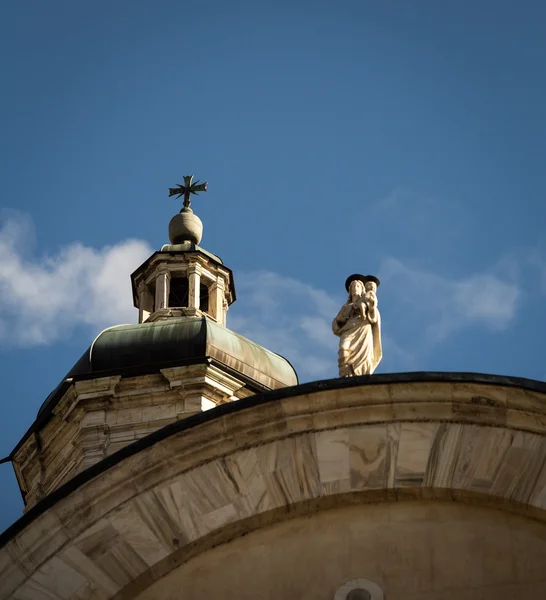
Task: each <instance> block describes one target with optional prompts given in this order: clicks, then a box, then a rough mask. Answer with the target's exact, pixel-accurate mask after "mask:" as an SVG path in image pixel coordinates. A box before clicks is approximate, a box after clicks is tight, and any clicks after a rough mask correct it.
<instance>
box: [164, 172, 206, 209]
mask: <svg viewBox="0 0 546 600" xmlns="http://www.w3.org/2000/svg"><path fill="white" fill-rule="evenodd" d="M192 180H193V175H184V185H181V184H180V183H179V184H178V185H177V186H176V187H174V188H169V198H170V197H171V196H176V197H177V198H180V197H181V196H184V208H189V207H190V204H191V202H190V196H191V194H196V195H199V194H198V192H206V191H207V182H206V181H205V182H204V183H199V179H198V180H197V181H196V182H195V183H192Z"/></svg>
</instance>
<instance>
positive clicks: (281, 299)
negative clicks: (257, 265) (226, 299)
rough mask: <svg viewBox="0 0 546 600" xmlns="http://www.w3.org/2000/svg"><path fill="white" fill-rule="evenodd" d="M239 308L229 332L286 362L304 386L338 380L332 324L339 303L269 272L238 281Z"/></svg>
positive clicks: (230, 320) (240, 277) (231, 316)
mask: <svg viewBox="0 0 546 600" xmlns="http://www.w3.org/2000/svg"><path fill="white" fill-rule="evenodd" d="M236 285H237V290H238V299H237V303H236V304H235V305H234V306H233V308H232V309H231V310H230V312H229V313H228V327H229V328H230V329H233V330H235V331H238V332H240V333H241V334H243V335H245V336H246V337H248V338H250V339H252V340H253V341H255V342H257V343H259V344H261V345H263V346H265V347H266V348H268V349H270V350H272V351H273V352H277V353H278V354H281V355H282V356H284V357H285V358H287V359H288V360H289V361H290V362H291V363H292V365H293V366H294V367H295V368H296V371H297V372H298V375H299V376H300V380H302V381H307V380H313V379H326V378H328V377H336V375H337V354H336V348H337V339H336V338H335V336H334V335H333V333H332V330H331V322H332V319H333V317H334V316H335V315H336V314H337V311H338V310H339V306H340V303H341V302H342V300H341V298H340V299H339V300H338V299H334V298H332V297H331V296H330V295H329V294H327V293H326V292H325V291H324V290H320V289H317V288H314V287H312V286H310V285H308V284H305V283H303V282H301V281H298V280H296V279H293V278H291V277H285V276H282V275H278V274H277V273H271V272H268V271H258V272H255V273H243V274H238V275H237V281H236Z"/></svg>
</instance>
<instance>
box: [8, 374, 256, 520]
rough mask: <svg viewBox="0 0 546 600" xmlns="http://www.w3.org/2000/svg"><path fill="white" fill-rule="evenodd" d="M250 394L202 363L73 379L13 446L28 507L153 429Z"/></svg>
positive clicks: (231, 378)
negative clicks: (39, 424)
mask: <svg viewBox="0 0 546 600" xmlns="http://www.w3.org/2000/svg"><path fill="white" fill-rule="evenodd" d="M251 394H252V392H251V391H250V390H249V389H248V388H246V387H245V386H244V382H242V381H240V380H239V379H237V378H236V377H233V376H231V375H229V374H227V373H225V372H224V371H222V370H221V369H219V368H217V367H215V366H213V365H207V364H197V365H189V366H184V367H173V368H166V369H162V370H161V373H158V374H152V375H144V376H139V377H129V378H122V377H120V376H119V375H117V376H113V377H100V378H97V379H86V380H82V381H76V382H74V383H72V384H71V386H70V387H69V388H68V390H67V391H66V392H65V394H64V395H63V396H62V398H61V399H60V401H59V403H58V404H57V405H56V406H55V408H54V409H53V415H52V417H51V418H50V419H49V420H48V422H47V423H46V424H45V426H44V427H43V428H41V429H39V430H36V431H34V432H32V434H31V435H30V436H29V437H28V438H27V439H26V441H25V442H24V443H23V444H22V446H21V447H20V448H19V449H18V450H17V451H16V452H15V453H14V457H13V466H14V469H15V474H16V477H17V480H18V483H19V487H20V488H21V490H22V492H23V494H24V499H25V510H28V509H29V508H31V507H32V506H34V504H36V502H37V501H39V500H41V499H42V498H44V497H45V496H47V495H48V494H50V493H51V492H52V491H53V490H55V489H56V488H58V487H59V486H60V485H62V484H63V483H66V481H68V480H69V479H71V478H72V477H74V475H76V474H77V473H79V472H81V471H83V470H84V469H86V468H88V467H90V466H91V465H94V464H95V463H97V462H99V461H101V460H102V459H103V458H105V457H107V456H109V455H111V454H113V453H114V452H116V451H118V450H120V449H121V448H123V447H125V446H127V445H128V444H131V443H132V442H134V441H136V440H139V439H141V438H143V437H145V436H147V435H149V434H150V433H152V432H154V431H156V430H157V429H161V428H162V427H165V426H166V425H168V424H169V423H173V422H175V421H178V420H180V419H183V418H187V417H189V416H191V415H194V414H197V413H199V412H201V411H204V410H209V409H210V408H213V407H214V406H217V405H219V404H224V403H225V402H232V401H233V400H238V399H240V398H246V397H248V396H250V395H251Z"/></svg>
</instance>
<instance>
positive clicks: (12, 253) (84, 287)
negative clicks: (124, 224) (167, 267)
mask: <svg viewBox="0 0 546 600" xmlns="http://www.w3.org/2000/svg"><path fill="white" fill-rule="evenodd" d="M33 240H34V230H33V226H32V222H31V220H30V219H29V218H28V217H26V216H24V215H21V214H19V213H10V214H9V215H8V216H7V218H6V217H4V218H3V219H2V227H1V229H0V342H4V343H8V342H9V343H10V344H16V345H23V346H25V345H27V346H31V345H36V344H47V343H51V342H53V341H55V340H56V339H59V338H61V337H64V338H66V337H68V335H69V333H70V331H71V330H72V329H73V328H74V327H76V326H79V325H87V326H90V327H91V328H93V329H94V330H98V329H101V328H103V327H107V326H109V325H114V324H117V323H124V322H130V323H131V322H135V321H136V317H137V315H136V309H135V308H133V303H132V297H131V287H130V279H129V275H130V274H131V272H132V271H133V270H134V269H135V268H136V267H137V266H138V265H139V264H141V263H142V262H143V261H144V260H145V259H146V258H147V256H149V254H150V253H151V249H150V248H149V246H148V244H146V243H145V242H143V241H139V240H126V241H124V242H121V243H119V244H116V245H115V246H108V247H105V248H102V249H100V250H96V249H94V248H89V247H86V246H84V245H82V244H80V243H78V242H76V243H73V244H71V245H69V246H67V247H65V248H62V249H61V250H60V251H59V252H58V253H57V254H56V255H54V256H46V257H42V258H36V257H34V256H32V253H31V250H32V246H33Z"/></svg>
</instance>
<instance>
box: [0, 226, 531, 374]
mask: <svg viewBox="0 0 546 600" xmlns="http://www.w3.org/2000/svg"><path fill="white" fill-rule="evenodd" d="M32 239H33V228H32V223H31V221H30V220H29V219H28V218H27V217H24V216H21V215H11V216H10V217H9V218H7V219H4V221H3V226H2V228H1V229H0V343H4V344H12V345H13V344H17V345H27V346H32V345H38V344H48V343H52V342H54V341H56V340H58V339H66V338H67V337H68V336H69V335H70V333H71V331H72V330H73V329H74V328H77V327H81V326H86V327H88V328H89V329H92V330H94V331H95V332H96V331H97V330H100V329H102V328H104V327H107V326H109V325H113V324H117V323H127V322H136V319H137V314H136V309H134V308H133V305H132V297H131V289H130V278H129V275H130V273H131V272H132V271H133V270H134V269H135V268H136V267H137V266H138V265H139V264H141V263H142V262H143V261H144V260H145V259H146V258H147V257H148V256H149V255H150V254H151V252H152V249H151V248H150V247H149V245H148V244H147V243H146V242H143V241H140V240H126V241H124V242H121V243H119V244H117V245H115V246H110V247H105V248H102V249H98V250H97V249H94V248H89V247H86V246H84V245H83V244H81V243H73V244H71V245H69V246H67V247H65V248H63V249H61V250H60V251H59V252H57V254H55V255H54V256H47V257H41V258H36V256H35V255H33V254H32V252H31V250H32ZM378 272H379V273H380V274H381V279H382V282H383V284H382V286H381V288H380V291H379V302H380V308H381V311H382V315H383V332H382V335H383V350H384V353H383V354H384V359H383V362H382V363H381V365H380V367H379V371H380V372H389V371H390V372H393V371H401V370H421V369H423V368H424V361H425V360H426V356H427V354H429V353H430V352H431V351H432V350H433V349H434V348H435V347H437V345H438V344H441V343H442V342H444V341H445V340H446V338H448V337H449V336H450V335H453V334H454V333H456V332H457V331H460V330H461V329H464V328H467V327H476V328H484V327H485V328H487V329H490V330H495V331H499V330H503V329H506V328H507V327H509V326H510V325H511V324H512V323H513V322H514V319H515V316H516V314H517V309H518V306H519V303H520V299H521V293H520V290H519V288H518V286H517V285H516V284H515V283H514V280H513V278H514V277H515V272H513V273H510V274H509V275H506V273H507V270H506V269H504V268H503V269H502V272H503V273H504V275H503V278H502V279H501V278H500V277H499V276H498V275H496V274H495V271H494V270H493V271H492V272H488V273H476V274H472V275H471V276H469V277H466V278H463V279H450V278H448V277H446V276H441V275H438V274H436V273H434V272H432V271H430V270H426V269H423V268H422V267H419V266H412V265H408V264H407V263H405V262H403V261H401V260H398V259H396V258H389V259H388V260H386V261H384V263H383V265H382V267H381V268H380V269H379V271H378ZM236 285H237V289H238V292H239V294H238V296H239V299H238V301H237V303H236V304H235V305H234V306H233V308H232V309H231V310H230V311H229V314H228V326H229V327H230V328H231V329H234V330H235V331H238V332H240V333H242V334H243V335H245V336H247V337H249V338H250V339H252V340H254V341H255V342H257V343H259V344H262V345H263V346H265V347H267V348H269V349H270V350H272V351H274V352H278V353H279V354H281V355H283V356H285V357H286V358H287V359H288V360H289V361H290V362H291V363H292V364H293V365H294V367H295V368H296V370H297V371H298V374H299V375H300V378H301V380H302V381H306V380H315V379H324V378H328V377H335V376H336V375H337V344H338V340H337V338H336V337H335V336H334V335H333V334H332V332H331V321H332V319H333V317H334V316H335V315H336V314H337V311H338V310H339V307H340V306H341V304H342V303H343V302H344V301H345V299H346V295H345V290H343V289H341V290H339V291H338V294H336V296H332V295H331V294H329V293H327V292H326V291H324V290H321V289H318V288H316V287H313V286H311V285H308V284H306V283H303V282H301V281H298V280H296V279H294V278H290V277H285V276H282V275H279V274H277V273H272V272H267V271H259V272H254V273H239V274H238V275H237V281H236Z"/></svg>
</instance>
